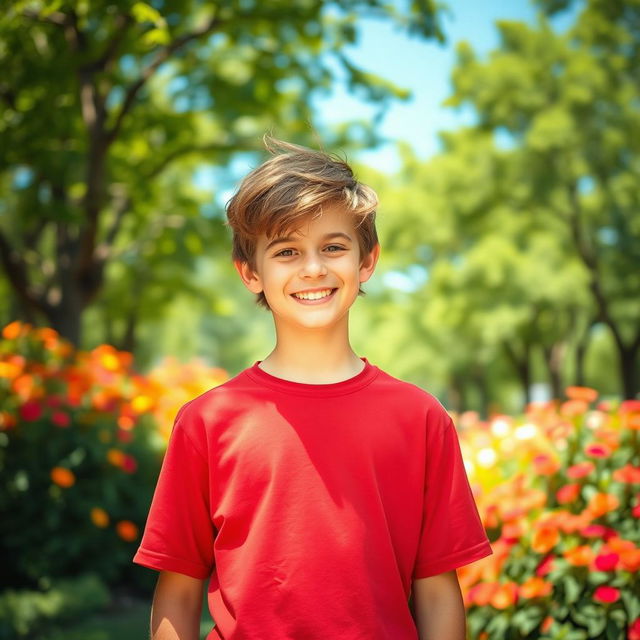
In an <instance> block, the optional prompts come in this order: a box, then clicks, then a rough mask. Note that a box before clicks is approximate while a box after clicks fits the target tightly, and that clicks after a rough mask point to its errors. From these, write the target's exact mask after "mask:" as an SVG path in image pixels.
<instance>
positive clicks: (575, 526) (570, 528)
mask: <svg viewBox="0 0 640 640" xmlns="http://www.w3.org/2000/svg"><path fill="white" fill-rule="evenodd" d="M593 518H594V516H593V515H592V514H591V512H590V511H589V510H588V509H585V510H584V511H583V512H582V513H569V512H566V515H565V516H564V517H563V518H562V521H561V522H560V524H559V526H560V529H562V531H564V532H565V533H575V532H576V531H580V530H581V529H584V527H587V526H589V525H590V524H591V521H592V520H593Z"/></svg>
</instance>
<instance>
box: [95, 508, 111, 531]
mask: <svg viewBox="0 0 640 640" xmlns="http://www.w3.org/2000/svg"><path fill="white" fill-rule="evenodd" d="M91 522H93V524H95V525H96V527H99V528H100V529H104V528H105V527H108V526H109V514H108V513H107V512H106V511H105V510H104V509H101V508H100V507H93V509H91Z"/></svg>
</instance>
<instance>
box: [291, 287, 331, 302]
mask: <svg viewBox="0 0 640 640" xmlns="http://www.w3.org/2000/svg"><path fill="white" fill-rule="evenodd" d="M334 291H336V289H323V290H322V291H306V292H304V291H303V292H301V293H292V294H291V295H292V296H293V297H294V298H297V299H298V300H322V299H323V298H328V297H329V296H330V295H331V294H332V293H333V292H334Z"/></svg>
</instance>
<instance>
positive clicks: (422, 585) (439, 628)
mask: <svg viewBox="0 0 640 640" xmlns="http://www.w3.org/2000/svg"><path fill="white" fill-rule="evenodd" d="M413 602H414V607H415V617H416V626H417V627H418V635H419V637H420V640H465V638H466V631H467V630H466V617H465V610H464V603H463V601H462V594H461V593H460V585H459V584H458V576H457V574H456V572H455V571H447V572H445V573H441V574H439V575H436V576H430V577H428V578H420V579H418V580H414V581H413Z"/></svg>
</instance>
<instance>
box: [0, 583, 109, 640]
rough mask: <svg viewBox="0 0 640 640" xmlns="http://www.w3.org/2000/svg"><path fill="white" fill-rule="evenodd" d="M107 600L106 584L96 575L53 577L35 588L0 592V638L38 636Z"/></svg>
mask: <svg viewBox="0 0 640 640" xmlns="http://www.w3.org/2000/svg"><path fill="white" fill-rule="evenodd" d="M108 602H109V592H108V590H107V588H106V586H105V585H104V584H103V583H102V582H101V580H100V579H99V578H97V577H96V576H95V575H91V574H87V575H84V576H81V577H78V578H75V579H73V580H71V579H64V580H54V581H52V582H51V583H50V585H49V586H48V587H47V588H44V589H41V590H38V591H28V590H21V591H18V590H15V589H7V590H5V591H2V592H0V638H1V639H2V640H13V639H14V638H23V637H26V636H29V637H36V636H35V635H34V634H36V633H38V634H39V635H38V637H42V636H41V634H42V633H44V632H46V630H48V629H51V628H52V627H54V626H56V625H57V624H59V623H64V622H71V621H74V620H77V619H78V618H80V617H82V616H84V615H86V614H88V613H91V612H93V611H96V610H98V609H100V608H102V607H104V606H105V605H106V604H108Z"/></svg>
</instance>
